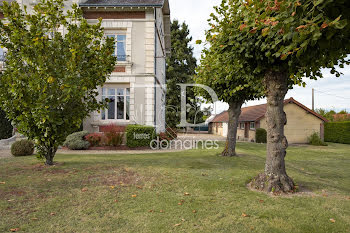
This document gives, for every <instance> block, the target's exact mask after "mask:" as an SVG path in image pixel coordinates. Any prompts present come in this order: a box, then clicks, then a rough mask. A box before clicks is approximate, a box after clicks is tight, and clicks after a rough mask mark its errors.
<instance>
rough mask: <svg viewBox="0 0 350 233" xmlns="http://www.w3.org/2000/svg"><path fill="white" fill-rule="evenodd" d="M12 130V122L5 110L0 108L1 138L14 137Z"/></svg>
mask: <svg viewBox="0 0 350 233" xmlns="http://www.w3.org/2000/svg"><path fill="white" fill-rule="evenodd" d="M12 131H13V127H12V125H11V122H10V121H9V120H8V119H7V118H6V114H5V112H4V111H2V110H1V109H0V140H1V139H7V138H10V137H12Z"/></svg>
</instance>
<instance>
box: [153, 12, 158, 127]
mask: <svg viewBox="0 0 350 233" xmlns="http://www.w3.org/2000/svg"><path fill="white" fill-rule="evenodd" d="M156 107H157V8H156V7H155V8H154V111H153V114H154V128H155V130H156V132H157V114H156Z"/></svg>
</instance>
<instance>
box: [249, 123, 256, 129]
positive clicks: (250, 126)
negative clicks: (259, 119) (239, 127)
mask: <svg viewBox="0 0 350 233" xmlns="http://www.w3.org/2000/svg"><path fill="white" fill-rule="evenodd" d="M252 124H254V126H253V127H252ZM249 128H250V129H252V130H254V129H255V122H250V123H249Z"/></svg>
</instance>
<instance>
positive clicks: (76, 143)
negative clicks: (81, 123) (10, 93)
mask: <svg viewBox="0 0 350 233" xmlns="http://www.w3.org/2000/svg"><path fill="white" fill-rule="evenodd" d="M88 134H89V132H87V131H80V132H76V133H72V134H70V135H68V136H67V138H66V141H65V142H64V143H63V145H64V146H65V147H67V148H68V149H70V150H87V149H89V146H90V143H89V142H88V141H86V140H85V138H86V136H87V135H88Z"/></svg>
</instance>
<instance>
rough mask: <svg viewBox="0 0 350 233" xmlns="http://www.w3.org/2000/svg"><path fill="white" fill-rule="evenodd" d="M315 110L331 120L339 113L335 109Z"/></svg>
mask: <svg viewBox="0 0 350 233" xmlns="http://www.w3.org/2000/svg"><path fill="white" fill-rule="evenodd" d="M315 111H316V112H317V113H318V114H320V115H321V116H323V117H324V118H326V119H327V120H329V121H334V116H335V115H336V114H337V113H336V112H335V111H334V110H330V111H327V110H326V109H322V108H319V109H316V110H315Z"/></svg>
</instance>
